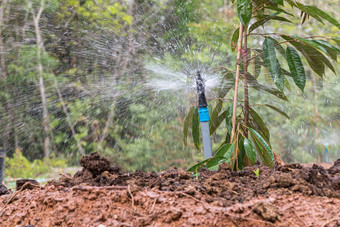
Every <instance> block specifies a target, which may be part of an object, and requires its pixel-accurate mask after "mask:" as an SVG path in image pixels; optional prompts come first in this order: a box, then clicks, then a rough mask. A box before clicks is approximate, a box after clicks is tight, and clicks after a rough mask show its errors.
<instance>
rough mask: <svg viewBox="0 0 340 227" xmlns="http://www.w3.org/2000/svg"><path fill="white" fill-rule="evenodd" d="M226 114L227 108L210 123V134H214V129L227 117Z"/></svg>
mask: <svg viewBox="0 0 340 227" xmlns="http://www.w3.org/2000/svg"><path fill="white" fill-rule="evenodd" d="M227 114H228V110H226V111H224V112H223V113H221V114H220V115H219V116H218V117H217V118H216V120H215V121H214V123H213V124H210V135H212V134H214V132H215V131H216V129H217V128H218V127H219V126H220V125H221V123H222V122H223V120H224V119H225V118H226V117H227Z"/></svg>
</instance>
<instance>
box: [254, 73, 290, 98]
mask: <svg viewBox="0 0 340 227" xmlns="http://www.w3.org/2000/svg"><path fill="white" fill-rule="evenodd" d="M247 79H248V84H249V86H250V87H252V88H255V89H257V90H262V91H266V92H268V93H270V94H272V95H274V96H276V97H278V98H280V99H282V100H285V101H288V99H287V97H286V96H285V94H284V93H283V92H282V91H280V90H278V89H275V88H271V87H268V86H265V85H263V84H260V83H259V82H258V81H257V80H256V78H255V77H254V76H253V75H251V74H250V73H247Z"/></svg>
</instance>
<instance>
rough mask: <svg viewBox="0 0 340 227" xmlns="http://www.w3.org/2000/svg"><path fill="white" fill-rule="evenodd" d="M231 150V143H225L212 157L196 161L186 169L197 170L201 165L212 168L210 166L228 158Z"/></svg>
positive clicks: (232, 146)
mask: <svg viewBox="0 0 340 227" xmlns="http://www.w3.org/2000/svg"><path fill="white" fill-rule="evenodd" d="M233 151H234V145H233V144H225V145H223V146H222V147H221V148H220V149H219V150H218V151H217V152H216V154H215V156H214V157H212V158H209V159H206V160H204V161H201V162H199V163H197V164H196V165H194V166H192V167H190V168H189V169H188V172H197V171H199V170H200V169H201V168H202V167H206V168H212V167H215V166H218V165H220V164H222V163H223V162H226V161H228V160H230V158H231V156H232V153H233Z"/></svg>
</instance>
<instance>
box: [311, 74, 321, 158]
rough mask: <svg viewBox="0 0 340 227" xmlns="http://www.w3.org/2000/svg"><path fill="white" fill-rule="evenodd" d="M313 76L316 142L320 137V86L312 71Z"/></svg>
mask: <svg viewBox="0 0 340 227" xmlns="http://www.w3.org/2000/svg"><path fill="white" fill-rule="evenodd" d="M312 76H313V88H314V109H315V142H317V140H318V138H319V129H318V122H319V110H318V88H317V86H316V79H315V74H314V73H312ZM320 162H321V154H320V152H318V163H320Z"/></svg>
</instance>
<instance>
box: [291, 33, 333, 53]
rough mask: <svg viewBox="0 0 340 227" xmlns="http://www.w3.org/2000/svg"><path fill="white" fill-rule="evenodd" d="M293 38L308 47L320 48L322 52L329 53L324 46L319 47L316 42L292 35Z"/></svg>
mask: <svg viewBox="0 0 340 227" xmlns="http://www.w3.org/2000/svg"><path fill="white" fill-rule="evenodd" d="M291 37H293V38H295V39H297V40H300V41H302V42H303V43H305V44H306V45H311V46H313V47H316V48H319V49H320V50H322V51H323V52H325V53H327V51H326V49H325V48H323V46H321V45H319V44H318V43H316V42H313V41H312V40H308V39H305V38H302V37H299V36H296V35H292V36H291Z"/></svg>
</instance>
